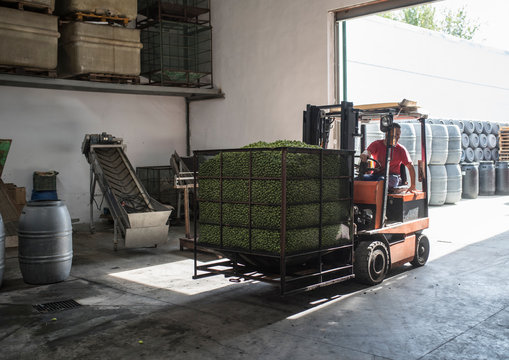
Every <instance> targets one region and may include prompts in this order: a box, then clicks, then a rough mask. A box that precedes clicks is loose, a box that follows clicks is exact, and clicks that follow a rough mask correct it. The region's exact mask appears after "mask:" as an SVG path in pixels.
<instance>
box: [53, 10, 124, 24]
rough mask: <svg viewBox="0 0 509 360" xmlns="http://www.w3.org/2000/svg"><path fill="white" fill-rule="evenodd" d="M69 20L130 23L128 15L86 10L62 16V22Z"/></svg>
mask: <svg viewBox="0 0 509 360" xmlns="http://www.w3.org/2000/svg"><path fill="white" fill-rule="evenodd" d="M69 21H97V22H107V23H108V24H120V25H123V26H126V25H127V24H128V23H129V19H128V18H126V17H120V16H113V15H106V14H103V15H99V14H94V13H85V12H76V13H72V14H68V15H66V16H62V17H61V20H60V23H61V24H62V23H65V22H69Z"/></svg>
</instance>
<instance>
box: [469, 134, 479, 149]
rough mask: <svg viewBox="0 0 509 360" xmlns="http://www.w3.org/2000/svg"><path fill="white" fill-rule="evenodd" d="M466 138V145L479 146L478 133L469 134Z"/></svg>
mask: <svg viewBox="0 0 509 360" xmlns="http://www.w3.org/2000/svg"><path fill="white" fill-rule="evenodd" d="M468 140H469V143H468V146H470V147H471V148H472V149H475V148H476V147H479V134H476V133H472V134H470V135H469V137H468Z"/></svg>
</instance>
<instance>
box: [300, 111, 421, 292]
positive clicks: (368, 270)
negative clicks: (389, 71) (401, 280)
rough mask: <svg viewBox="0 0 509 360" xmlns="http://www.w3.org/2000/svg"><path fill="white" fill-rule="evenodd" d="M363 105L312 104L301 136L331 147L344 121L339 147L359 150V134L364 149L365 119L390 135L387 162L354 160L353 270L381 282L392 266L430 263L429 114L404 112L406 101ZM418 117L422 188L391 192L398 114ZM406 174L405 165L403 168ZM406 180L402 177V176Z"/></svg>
mask: <svg viewBox="0 0 509 360" xmlns="http://www.w3.org/2000/svg"><path fill="white" fill-rule="evenodd" d="M380 105H383V104H376V105H373V106H361V107H359V108H355V107H354V106H353V103H351V102H342V103H341V104H340V105H325V106H314V105H308V106H307V108H306V110H305V111H304V117H303V141H304V142H305V143H308V144H311V145H319V146H321V147H322V148H324V149H325V148H327V145H328V139H329V135H330V133H331V129H332V127H333V125H335V126H339V127H340V138H339V142H340V144H339V147H340V149H342V150H350V151H355V150H356V149H355V143H356V141H355V139H356V138H358V139H360V152H359V153H356V155H355V156H356V157H359V156H360V154H361V153H362V152H363V151H364V150H365V149H366V146H367V145H369V144H366V126H365V123H368V122H372V121H379V123H380V130H381V131H382V132H383V133H384V135H385V138H386V140H387V141H386V156H385V164H383V165H382V164H380V163H379V162H378V161H377V160H375V159H373V158H369V159H368V162H359V164H358V165H356V166H355V168H356V170H355V174H354V179H353V189H354V191H353V203H354V209H353V214H354V219H353V220H354V253H353V254H354V255H353V265H354V275H355V278H356V280H357V281H359V282H362V283H365V284H368V285H376V284H379V283H381V282H382V281H383V280H384V279H385V277H386V275H387V274H388V273H389V271H390V270H391V269H392V268H395V267H397V266H401V265H404V264H406V263H408V262H410V263H411V264H412V265H413V266H415V267H420V266H423V265H425V264H426V262H427V260H428V256H429V251H430V245H429V240H428V238H427V237H426V235H424V234H423V230H425V229H426V228H428V227H429V217H428V182H427V178H426V176H427V172H426V171H425V169H426V168H427V163H426V131H425V118H426V117H425V116H422V115H421V114H418V113H415V112H412V113H405V112H404V107H402V106H396V107H394V106H380ZM403 117H405V118H414V119H417V120H418V121H419V122H420V126H421V138H420V139H417V140H416V141H420V142H421V159H422V160H419V162H418V174H416V180H417V179H418V181H419V182H422V191H415V192H412V193H410V192H406V191H405V188H404V187H402V188H398V190H399V191H397V192H389V186H388V185H389V184H388V183H389V181H388V179H389V163H390V160H391V155H392V150H393V148H394V145H395V144H394V141H393V140H394V139H393V138H392V133H393V132H392V130H393V127H394V118H403ZM381 169H383V171H384V174H383V176H382V177H380V178H379V179H378V180H375V181H372V180H371V181H370V180H366V177H365V176H364V175H365V174H369V173H371V172H374V171H380V170H381ZM401 175H402V178H404V177H405V171H404V170H403V169H402V172H401ZM403 181H404V179H403Z"/></svg>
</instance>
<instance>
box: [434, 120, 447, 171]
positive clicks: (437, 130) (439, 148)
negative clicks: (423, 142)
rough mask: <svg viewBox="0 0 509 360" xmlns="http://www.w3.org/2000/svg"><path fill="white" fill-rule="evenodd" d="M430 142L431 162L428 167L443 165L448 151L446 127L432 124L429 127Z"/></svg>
mask: <svg viewBox="0 0 509 360" xmlns="http://www.w3.org/2000/svg"><path fill="white" fill-rule="evenodd" d="M431 133H432V136H433V138H432V141H431V147H432V150H431V160H430V162H429V163H430V165H443V164H445V162H446V160H447V153H448V149H449V133H448V131H447V126H445V125H438V124H432V125H431Z"/></svg>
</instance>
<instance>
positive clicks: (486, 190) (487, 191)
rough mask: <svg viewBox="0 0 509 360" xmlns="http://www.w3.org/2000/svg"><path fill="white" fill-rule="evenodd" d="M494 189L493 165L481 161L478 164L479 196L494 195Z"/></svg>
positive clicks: (489, 162)
mask: <svg viewBox="0 0 509 360" xmlns="http://www.w3.org/2000/svg"><path fill="white" fill-rule="evenodd" d="M495 189H496V180H495V165H494V164H493V162H491V161H481V162H480V164H479V195H494V194H495Z"/></svg>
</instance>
